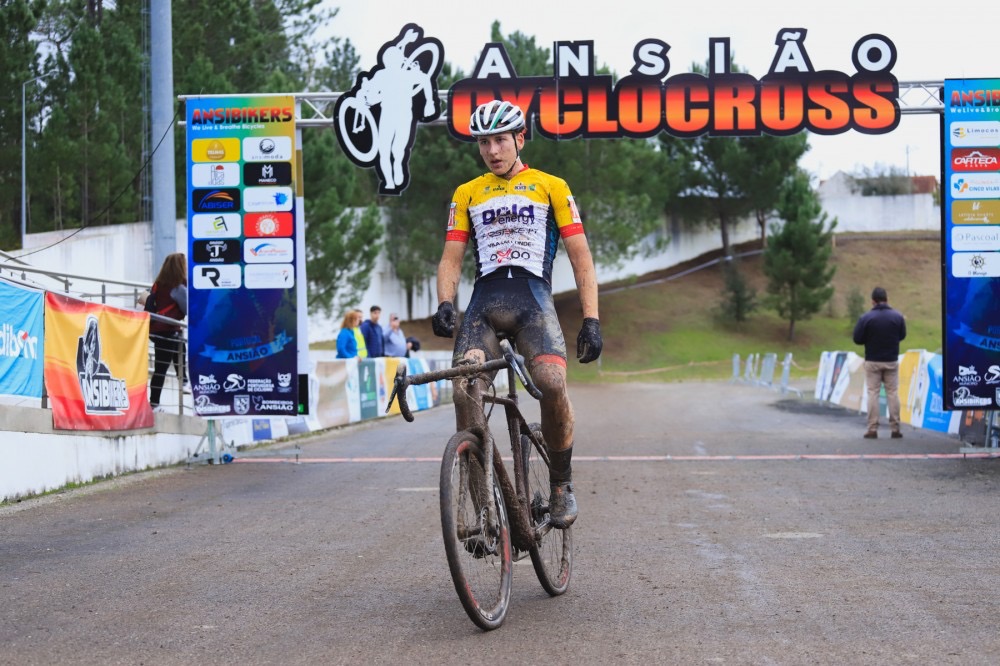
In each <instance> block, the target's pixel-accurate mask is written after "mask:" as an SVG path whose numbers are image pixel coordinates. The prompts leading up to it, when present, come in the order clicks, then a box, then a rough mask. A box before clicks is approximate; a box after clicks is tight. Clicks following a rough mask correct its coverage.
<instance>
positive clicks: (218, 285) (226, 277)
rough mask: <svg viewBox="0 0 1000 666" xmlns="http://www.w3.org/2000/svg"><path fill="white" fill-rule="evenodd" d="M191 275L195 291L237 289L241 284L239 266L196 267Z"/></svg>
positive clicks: (241, 276)
mask: <svg viewBox="0 0 1000 666" xmlns="http://www.w3.org/2000/svg"><path fill="white" fill-rule="evenodd" d="M191 275H192V277H193V278H194V279H193V280H192V283H193V285H194V288H195V289H239V288H240V285H241V284H243V271H241V270H240V266H239V264H216V265H208V266H206V265H200V266H198V265H196V266H195V267H194V268H192V269H191Z"/></svg>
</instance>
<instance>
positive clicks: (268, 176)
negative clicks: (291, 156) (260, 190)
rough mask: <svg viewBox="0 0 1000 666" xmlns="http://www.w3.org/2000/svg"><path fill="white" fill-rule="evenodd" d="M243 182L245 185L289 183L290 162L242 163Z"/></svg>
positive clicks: (290, 182)
mask: <svg viewBox="0 0 1000 666" xmlns="http://www.w3.org/2000/svg"><path fill="white" fill-rule="evenodd" d="M243 183H244V184H245V185H247V186H253V187H260V186H266V185H291V184H292V163H291V162H247V163H246V164H244V165H243Z"/></svg>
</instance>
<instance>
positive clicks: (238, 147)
mask: <svg viewBox="0 0 1000 666" xmlns="http://www.w3.org/2000/svg"><path fill="white" fill-rule="evenodd" d="M186 105H187V147H188V150H187V158H188V159H187V167H188V169H187V178H188V182H187V189H188V202H187V203H188V267H189V269H188V270H189V275H188V321H189V322H190V327H189V328H188V343H189V345H190V353H189V355H188V358H189V363H190V366H191V372H190V376H191V390H192V393H193V394H194V410H195V413H196V414H198V415H200V416H205V417H213V418H214V417H219V416H250V417H254V416H287V417H294V416H297V415H298V412H299V396H298V389H299V368H298V345H299V344H300V342H301V341H300V340H298V331H299V326H298V297H297V289H296V268H297V266H298V265H299V264H300V263H301V262H302V261H304V257H301V256H297V250H296V247H297V246H296V239H297V238H298V237H299V235H300V234H301V230H300V229H298V228H297V225H296V221H295V220H296V219H297V217H296V205H297V204H296V197H295V187H296V178H297V177H298V174H297V173H296V168H295V113H294V107H295V100H294V98H292V97H291V96H287V95H276V96H260V97H252V96H230V97H221V98H196V99H188V100H187V102H186Z"/></svg>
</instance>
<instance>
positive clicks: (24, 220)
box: [21, 71, 55, 249]
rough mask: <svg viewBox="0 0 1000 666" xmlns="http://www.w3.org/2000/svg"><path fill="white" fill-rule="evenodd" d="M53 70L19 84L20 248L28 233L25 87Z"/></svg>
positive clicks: (53, 72) (22, 246)
mask: <svg viewBox="0 0 1000 666" xmlns="http://www.w3.org/2000/svg"><path fill="white" fill-rule="evenodd" d="M53 74H55V71H52V72H49V73H48V74H42V75H41V76H36V77H35V78H33V79H29V80H27V81H25V82H24V83H22V84H21V248H22V249H23V248H24V238H25V236H26V235H27V233H28V132H27V127H28V125H27V113H26V112H25V111H26V107H27V100H26V98H27V94H26V93H27V89H28V84H29V83H34V82H35V81H41V80H42V79H44V78H45V77H47V76H52V75H53Z"/></svg>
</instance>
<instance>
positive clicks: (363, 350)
mask: <svg viewBox="0 0 1000 666" xmlns="http://www.w3.org/2000/svg"><path fill="white" fill-rule="evenodd" d="M354 312H355V314H356V315H357V317H356V319H355V321H356V322H357V324H355V326H354V339H355V340H357V342H358V358H368V345H366V344H365V336H364V335H362V333H361V320H362V319H364V318H365V315H364V313H363V312H361V310H355V311H354Z"/></svg>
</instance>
